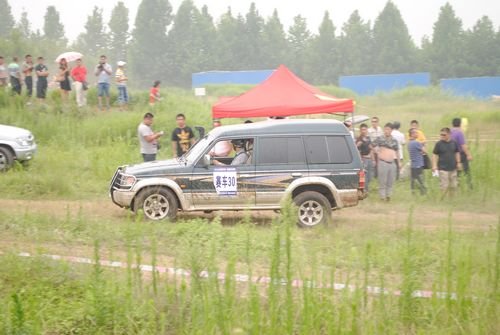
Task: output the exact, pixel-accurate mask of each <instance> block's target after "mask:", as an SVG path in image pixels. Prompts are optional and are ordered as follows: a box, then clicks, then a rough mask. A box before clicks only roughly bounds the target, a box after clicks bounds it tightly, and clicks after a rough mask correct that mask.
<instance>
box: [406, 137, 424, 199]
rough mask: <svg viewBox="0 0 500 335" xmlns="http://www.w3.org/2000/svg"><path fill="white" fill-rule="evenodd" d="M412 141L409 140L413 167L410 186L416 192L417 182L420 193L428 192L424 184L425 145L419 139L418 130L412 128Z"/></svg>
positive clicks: (411, 165) (409, 151)
mask: <svg viewBox="0 0 500 335" xmlns="http://www.w3.org/2000/svg"><path fill="white" fill-rule="evenodd" d="M409 136H410V141H409V142H408V153H409V155H410V167H411V182H410V187H411V191H412V193H414V192H415V182H416V183H417V186H418V188H419V189H420V194H422V195H424V194H425V193H427V189H426V187H425V184H424V177H423V173H422V172H423V168H424V155H423V154H424V153H425V146H424V145H423V144H422V143H420V142H418V141H417V136H418V134H417V130H416V129H410V131H409Z"/></svg>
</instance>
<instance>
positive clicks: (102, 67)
mask: <svg viewBox="0 0 500 335" xmlns="http://www.w3.org/2000/svg"><path fill="white" fill-rule="evenodd" d="M112 73H113V68H112V67H111V65H109V64H108V63H107V58H106V56H105V55H102V56H101V57H100V58H99V64H97V65H96V67H95V70H94V74H95V75H96V77H97V100H98V102H99V109H100V110H102V97H103V96H104V97H106V108H107V109H108V110H109V85H110V78H111V74H112Z"/></svg>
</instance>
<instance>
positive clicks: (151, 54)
mask: <svg viewBox="0 0 500 335" xmlns="http://www.w3.org/2000/svg"><path fill="white" fill-rule="evenodd" d="M171 22H172V6H171V5H170V3H169V2H168V0H142V1H141V4H140V5H139V8H138V10H137V16H136V18H135V29H134V31H133V33H132V41H131V43H130V46H129V53H130V56H131V62H130V63H131V69H132V73H133V74H135V76H136V78H140V79H138V80H136V83H138V84H139V85H141V86H146V85H151V82H152V81H153V80H156V79H160V80H161V79H163V80H166V75H167V62H166V60H165V54H166V52H167V50H168V45H167V27H168V26H169V25H170V23H171Z"/></svg>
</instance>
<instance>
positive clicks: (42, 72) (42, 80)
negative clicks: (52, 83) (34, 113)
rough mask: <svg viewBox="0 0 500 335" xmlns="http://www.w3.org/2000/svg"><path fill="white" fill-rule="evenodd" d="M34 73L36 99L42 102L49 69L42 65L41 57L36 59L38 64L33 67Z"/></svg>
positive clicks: (45, 92)
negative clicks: (35, 77) (35, 78)
mask: <svg viewBox="0 0 500 335" xmlns="http://www.w3.org/2000/svg"><path fill="white" fill-rule="evenodd" d="M35 73H36V76H37V82H36V97H37V98H38V99H39V100H40V101H42V100H43V99H45V95H46V94H47V77H48V76H49V69H48V68H47V66H45V64H43V57H38V64H37V66H35Z"/></svg>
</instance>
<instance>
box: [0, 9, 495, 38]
mask: <svg viewBox="0 0 500 335" xmlns="http://www.w3.org/2000/svg"><path fill="white" fill-rule="evenodd" d="M122 1H123V2H124V3H125V6H126V7H127V8H128V9H129V11H130V13H129V14H130V17H129V18H130V26H131V27H133V23H134V20H135V15H136V13H137V7H138V6H139V4H140V2H141V1H140V0H122ZM8 2H9V4H10V6H11V9H12V14H13V15H14V18H15V19H16V21H17V20H19V18H20V16H21V13H22V11H23V10H25V11H26V12H27V13H28V19H29V20H30V21H31V25H32V29H35V30H36V29H40V30H42V28H43V16H44V15H45V11H46V8H47V6H51V5H52V6H55V7H56V9H57V10H58V11H59V13H60V15H61V21H62V23H63V24H64V28H65V32H66V37H67V38H69V39H70V40H71V41H73V40H74V39H76V37H77V36H78V34H79V33H81V32H82V31H83V30H84V28H83V27H84V25H85V22H86V20H87V16H88V15H90V14H91V12H92V8H93V7H94V6H98V7H100V8H103V13H104V18H105V22H108V21H109V16H110V15H111V11H112V9H113V7H114V6H115V5H116V3H117V2H118V0H100V1H98V0H80V1H73V0H71V1H70V0H8ZM169 2H170V4H171V5H172V7H173V10H174V13H175V12H176V11H177V8H178V7H179V5H180V4H181V3H182V0H169ZM193 2H194V4H195V5H196V6H197V7H198V8H201V7H202V6H203V5H205V4H206V5H207V6H208V9H209V12H210V14H211V15H212V17H213V18H214V20H215V21H217V20H218V19H219V18H220V16H221V14H223V13H225V12H226V11H227V8H228V7H229V6H230V7H231V10H232V13H233V15H235V16H236V15H237V13H242V14H243V15H245V14H246V13H247V12H248V9H249V8H250V4H251V3H252V2H254V3H255V5H256V8H257V10H258V11H259V13H260V14H261V15H262V16H263V17H269V16H271V15H272V13H273V10H274V9H275V8H276V9H277V10H278V15H279V17H280V19H281V22H282V23H283V24H284V26H285V28H286V29H288V27H289V26H290V25H291V24H292V23H293V18H294V17H295V16H297V15H299V14H300V15H301V16H303V17H305V18H306V20H307V24H308V26H309V29H310V30H311V32H313V33H316V32H317V29H318V26H319V25H320V23H321V21H322V19H323V15H324V13H325V11H328V12H329V13H330V18H331V19H332V21H333V24H334V25H335V26H336V27H337V33H339V31H340V29H341V27H342V25H343V24H344V23H345V22H346V21H347V19H348V18H349V16H350V15H351V13H352V12H353V11H354V10H356V9H357V10H358V11H359V13H360V15H361V17H362V18H363V19H364V20H365V21H371V22H372V24H373V22H374V21H375V19H376V17H377V16H378V15H379V14H380V12H381V11H382V9H383V8H384V6H385V4H386V2H387V0H348V1H346V0H343V1H341V0H296V1H291V0H248V1H247V0H232V1H231V0H193ZM446 2H449V3H450V4H451V5H452V6H453V8H454V10H455V13H456V15H457V16H458V17H459V18H461V19H462V23H463V26H464V28H465V29H468V28H472V26H474V24H475V23H476V21H477V20H478V19H480V18H481V17H482V16H484V15H488V16H489V18H490V19H491V20H492V21H493V24H494V26H495V27H496V29H497V30H498V29H499V26H500V1H499V0H474V1H472V0H448V1H446V0H393V3H394V4H395V5H396V6H397V7H398V8H399V10H400V12H401V15H402V16H403V20H404V21H405V23H406V25H407V26H408V30H409V32H410V35H411V36H412V37H413V40H414V41H415V43H417V44H418V45H419V44H420V42H421V40H422V37H423V36H424V35H427V36H432V29H433V25H434V23H435V22H436V20H437V18H438V15H439V8H440V7H441V6H443V5H444V4H445V3H446Z"/></svg>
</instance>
